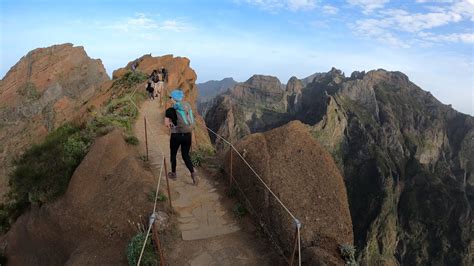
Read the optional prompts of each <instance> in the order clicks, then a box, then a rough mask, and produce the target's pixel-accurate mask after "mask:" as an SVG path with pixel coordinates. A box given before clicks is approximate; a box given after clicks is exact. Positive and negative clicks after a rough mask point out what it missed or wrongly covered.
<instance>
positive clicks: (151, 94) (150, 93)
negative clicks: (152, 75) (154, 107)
mask: <svg viewBox="0 0 474 266" xmlns="http://www.w3.org/2000/svg"><path fill="white" fill-rule="evenodd" d="M152 83H153V81H152V80H151V79H148V81H147V85H146V91H147V92H148V98H150V100H154V99H155V88H153V85H152Z"/></svg>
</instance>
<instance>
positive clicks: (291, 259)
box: [290, 228, 298, 266]
mask: <svg viewBox="0 0 474 266" xmlns="http://www.w3.org/2000/svg"><path fill="white" fill-rule="evenodd" d="M293 242H294V243H295V247H294V248H293V253H291V257H290V266H293V261H294V259H295V254H296V247H297V246H298V228H296V230H295V240H294V241H293Z"/></svg>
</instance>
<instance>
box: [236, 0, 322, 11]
mask: <svg viewBox="0 0 474 266" xmlns="http://www.w3.org/2000/svg"><path fill="white" fill-rule="evenodd" d="M236 2H238V3H240V2H244V3H247V4H251V5H254V6H258V7H259V8H262V9H264V10H268V11H272V12H275V11H278V10H281V9H289V10H292V11H298V10H312V9H314V8H315V7H316V5H317V2H318V1H317V0H240V1H236Z"/></svg>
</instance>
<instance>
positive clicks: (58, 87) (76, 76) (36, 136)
mask: <svg viewBox="0 0 474 266" xmlns="http://www.w3.org/2000/svg"><path fill="white" fill-rule="evenodd" d="M108 80H109V77H108V76H107V74H106V72H105V69H104V66H103V65H102V62H101V61H100V60H98V59H96V60H94V59H91V58H89V56H87V54H86V52H85V51H84V48H83V47H81V46H76V47H74V46H73V45H72V44H62V45H54V46H51V47H48V48H39V49H35V50H33V51H31V52H29V53H28V54H27V55H26V56H24V57H22V58H21V59H20V61H19V62H18V63H17V64H16V65H14V66H13V67H12V68H11V69H10V70H9V71H8V73H7V74H6V75H5V77H4V78H3V79H2V80H1V82H0V165H1V166H0V198H3V195H4V193H5V192H6V190H7V188H8V185H7V174H8V172H9V171H10V169H11V160H12V159H13V158H14V157H15V156H17V155H18V154H19V153H20V152H21V151H22V150H24V149H25V148H26V147H28V146H30V145H31V144H33V143H38V142H40V141H41V140H42V139H43V138H44V137H45V136H46V135H47V134H48V132H51V131H52V130H53V129H55V128H57V127H58V126H59V125H61V124H62V123H64V122H65V121H70V120H71V119H72V118H73V117H74V116H76V115H77V114H78V110H79V109H80V108H81V107H82V106H83V105H84V104H86V103H87V102H88V101H89V100H90V99H91V98H92V97H93V96H94V95H95V94H96V93H97V92H98V91H99V88H100V86H101V85H102V84H103V83H104V82H106V81H108ZM0 202H1V200H0Z"/></svg>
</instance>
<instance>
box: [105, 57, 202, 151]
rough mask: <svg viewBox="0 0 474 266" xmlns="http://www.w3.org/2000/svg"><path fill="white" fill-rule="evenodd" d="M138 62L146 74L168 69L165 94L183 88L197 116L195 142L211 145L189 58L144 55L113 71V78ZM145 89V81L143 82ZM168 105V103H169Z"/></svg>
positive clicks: (116, 77) (138, 69) (124, 72)
mask: <svg viewBox="0 0 474 266" xmlns="http://www.w3.org/2000/svg"><path fill="white" fill-rule="evenodd" d="M134 63H135V64H136V70H137V71H141V72H143V73H146V74H148V75H149V74H151V72H152V71H153V70H154V69H156V70H160V69H161V67H164V68H165V69H166V70H168V82H167V84H166V85H165V90H166V91H165V95H168V93H170V92H171V91H172V90H174V89H178V88H179V89H181V90H183V92H184V94H185V98H184V100H185V101H187V102H189V103H190V104H191V106H192V108H193V111H194V114H195V116H196V122H197V124H196V130H195V131H194V136H195V142H196V144H197V146H201V145H206V146H210V145H211V142H210V139H209V135H208V134H207V129H206V125H205V122H204V119H203V118H202V117H201V116H200V115H199V114H198V111H197V97H198V88H197V86H196V79H197V75H196V72H194V70H193V69H192V68H191V67H190V66H189V63H190V61H189V59H188V58H186V57H173V55H165V56H158V57H153V56H151V55H144V56H142V57H140V58H138V59H136V60H134V61H131V62H129V63H128V64H127V66H125V67H124V68H120V69H117V70H115V71H114V72H113V75H112V76H113V79H114V80H115V79H118V78H120V77H122V76H123V75H125V74H126V73H127V72H128V71H130V70H131V66H132V64H134ZM142 87H143V90H144V89H145V83H143V86H142ZM167 106H168V105H167Z"/></svg>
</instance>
